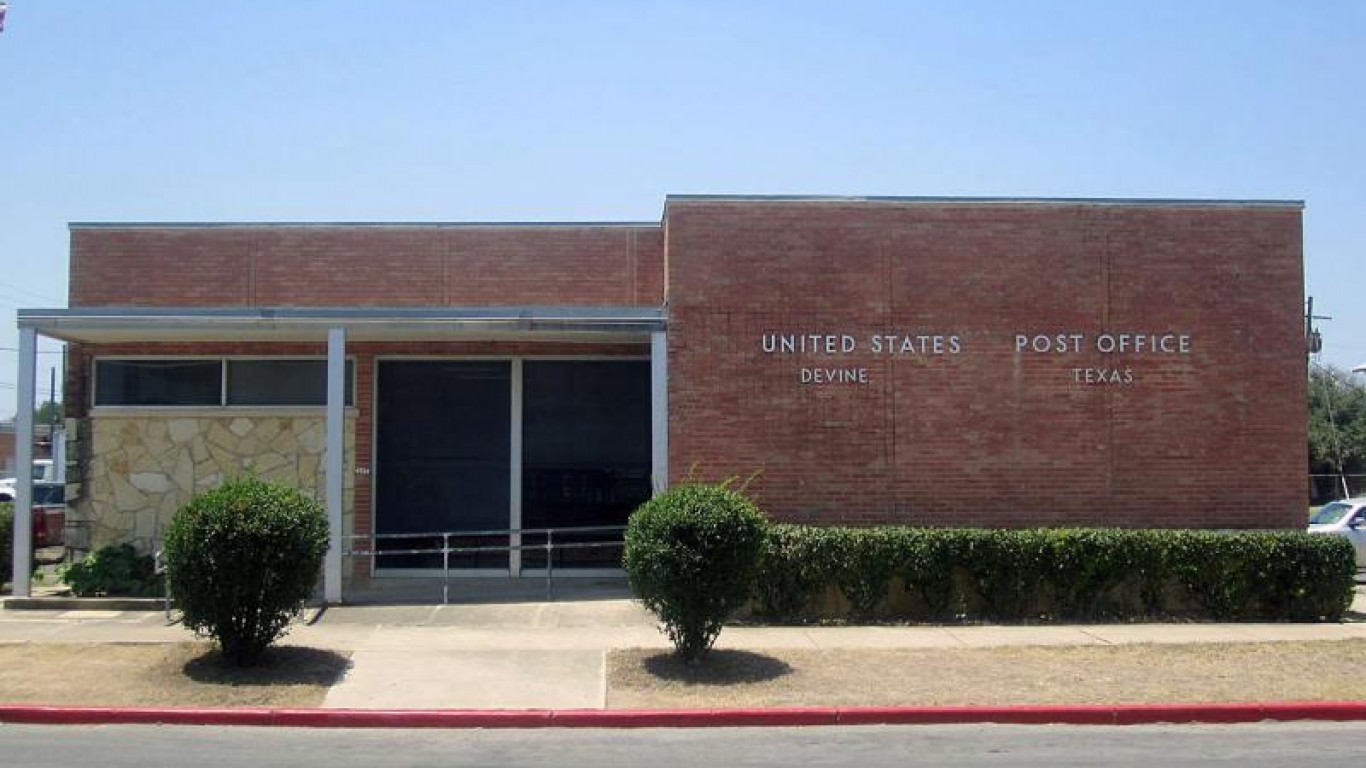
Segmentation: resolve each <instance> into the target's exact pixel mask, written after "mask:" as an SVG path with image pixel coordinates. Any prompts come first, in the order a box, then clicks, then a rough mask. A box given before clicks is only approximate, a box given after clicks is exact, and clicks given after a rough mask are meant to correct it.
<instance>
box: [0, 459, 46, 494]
mask: <svg viewBox="0 0 1366 768" xmlns="http://www.w3.org/2000/svg"><path fill="white" fill-rule="evenodd" d="M15 480H17V478H13V477H0V501H14V483H15ZM33 482H35V483H55V482H57V467H56V466H55V465H54V464H53V463H52V459H34V460H33Z"/></svg>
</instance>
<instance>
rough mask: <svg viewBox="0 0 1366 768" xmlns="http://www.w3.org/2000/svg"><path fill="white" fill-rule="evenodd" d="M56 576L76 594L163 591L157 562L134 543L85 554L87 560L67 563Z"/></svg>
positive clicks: (133, 594)
mask: <svg viewBox="0 0 1366 768" xmlns="http://www.w3.org/2000/svg"><path fill="white" fill-rule="evenodd" d="M57 575H58V578H60V579H61V580H62V581H63V582H65V583H66V585H67V586H69V587H71V594H73V595H75V596H77V597H95V596H98V595H132V596H135V597H145V596H148V595H156V594H158V593H160V591H161V590H160V585H159V584H158V583H157V575H156V561H155V560H154V559H153V558H152V556H151V555H140V554H138V552H137V550H136V549H133V545H132V544H119V545H117V546H108V547H103V548H101V549H98V550H96V551H94V552H91V553H90V554H89V555H86V557H85V559H84V560H81V561H80V562H78V563H72V564H70V565H68V566H65V567H64V568H62V569H61V570H60V571H58V574H57Z"/></svg>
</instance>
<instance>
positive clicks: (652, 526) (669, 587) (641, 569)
mask: <svg viewBox="0 0 1366 768" xmlns="http://www.w3.org/2000/svg"><path fill="white" fill-rule="evenodd" d="M766 525H767V523H766V521H765V520H764V516H763V514H762V513H760V512H759V509H758V508H757V507H755V506H754V504H753V503H752V502H750V501H749V500H748V499H746V498H745V497H744V496H742V495H740V494H739V493H737V492H735V491H732V490H730V489H729V488H726V487H724V486H716V485H693V484H689V485H680V486H676V487H674V488H672V489H670V490H668V491H666V492H664V493H662V494H660V495H659V496H656V497H655V498H653V499H651V500H650V501H648V502H646V503H645V504H644V505H642V506H641V507H640V509H638V510H636V512H635V513H634V514H632V515H631V519H630V521H629V522H628V524H627V527H626V551H625V554H624V556H623V566H624V567H625V569H626V574H627V576H628V577H629V578H630V581H631V589H632V590H633V591H634V592H635V594H636V597H638V598H639V599H640V601H641V602H643V603H644V604H645V607H646V608H649V609H650V610H651V611H652V612H654V614H655V615H656V616H658V617H659V620H660V622H661V623H662V624H663V629H664V633H665V634H667V635H668V636H669V640H670V641H672V642H673V644H674V648H675V649H676V650H677V652H678V654H679V655H680V656H681V657H682V658H683V659H684V660H685V661H686V662H688V663H689V664H696V663H698V662H699V661H700V660H701V658H702V656H703V654H705V653H706V652H707V649H709V648H711V645H712V643H714V642H715V641H716V636H717V635H719V634H720V633H721V626H722V624H723V623H724V622H725V620H726V619H727V618H729V617H730V616H731V614H733V613H734V612H735V611H736V610H738V609H739V608H740V607H741V606H743V605H744V604H745V601H746V600H747V599H748V597H749V594H750V589H751V587H752V585H753V583H754V577H755V573H756V571H757V569H758V563H759V554H760V551H761V549H762V547H763V542H764V536H765V529H766Z"/></svg>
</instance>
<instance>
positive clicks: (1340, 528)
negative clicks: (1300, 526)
mask: <svg viewBox="0 0 1366 768" xmlns="http://www.w3.org/2000/svg"><path fill="white" fill-rule="evenodd" d="M1309 532H1310V533H1327V534H1332V535H1334V536H1345V537H1346V538H1347V539H1348V540H1349V541H1351V542H1352V546H1353V547H1355V548H1356V551H1357V567H1358V568H1362V567H1366V496H1361V497H1357V498H1355V499H1343V500H1342V501H1334V502H1330V503H1328V504H1324V505H1323V506H1322V507H1319V511H1318V512H1315V513H1314V516H1313V517H1311V518H1309Z"/></svg>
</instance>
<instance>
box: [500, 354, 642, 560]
mask: <svg viewBox="0 0 1366 768" xmlns="http://www.w3.org/2000/svg"><path fill="white" fill-rule="evenodd" d="M522 371H523V378H522V381H523V384H522V386H523V389H522V395H523V401H522V402H523V406H522V409H523V410H522V419H523V423H522V472H523V475H522V527H523V528H562V527H580V526H612V525H623V524H625V522H626V518H627V517H629V516H630V514H631V512H632V511H634V510H635V509H636V507H637V506H639V505H640V504H641V503H643V502H644V501H645V500H646V499H648V498H650V447H651V446H650V364H649V363H647V362H641V361H602V362H598V361H579V360H575V361H564V362H561V361H531V360H529V361H527V362H526V363H524V364H523V368H522ZM544 541H545V537H544V536H543V535H533V534H529V535H528V536H526V537H525V539H524V543H526V544H528V545H532V546H535V545H537V544H540V543H543V542H544ZM609 541H616V542H620V541H621V533H620V532H602V533H591V534H587V533H586V534H572V535H571V534H564V535H560V534H557V535H556V537H555V542H556V543H557V544H560V543H588V542H609ZM555 558H556V559H555V567H556V568H559V567H565V566H569V567H574V566H580V567H584V566H589V567H617V566H619V565H620V564H621V549H620V547H619V546H602V547H591V548H588V547H584V548H569V549H564V550H559V551H557V552H556V553H555ZM524 564H525V565H526V567H529V568H542V567H545V555H544V553H543V552H538V551H536V550H534V549H532V550H527V551H526V552H525V554H524Z"/></svg>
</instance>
